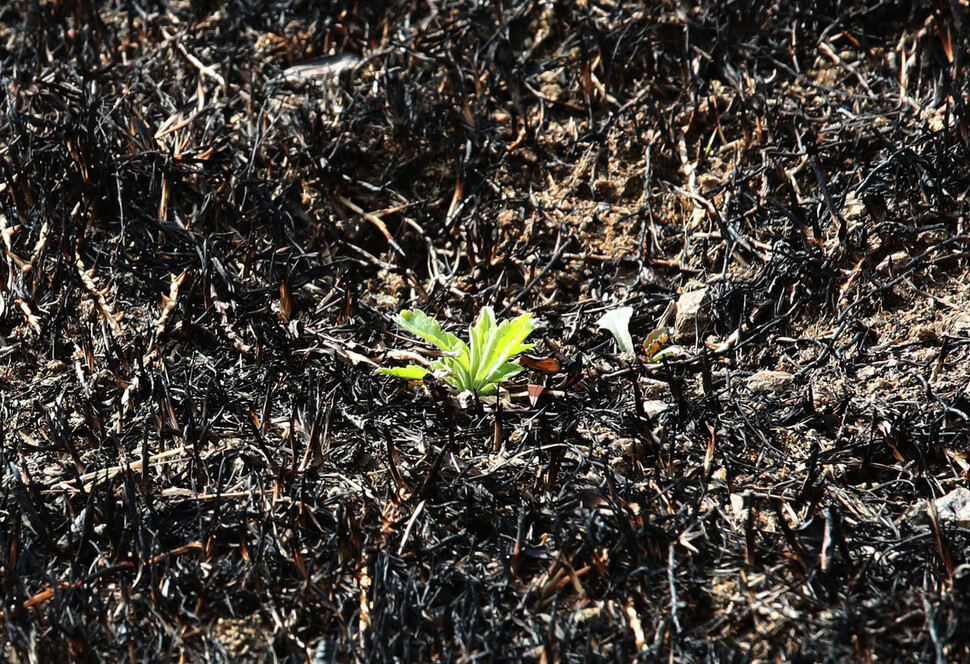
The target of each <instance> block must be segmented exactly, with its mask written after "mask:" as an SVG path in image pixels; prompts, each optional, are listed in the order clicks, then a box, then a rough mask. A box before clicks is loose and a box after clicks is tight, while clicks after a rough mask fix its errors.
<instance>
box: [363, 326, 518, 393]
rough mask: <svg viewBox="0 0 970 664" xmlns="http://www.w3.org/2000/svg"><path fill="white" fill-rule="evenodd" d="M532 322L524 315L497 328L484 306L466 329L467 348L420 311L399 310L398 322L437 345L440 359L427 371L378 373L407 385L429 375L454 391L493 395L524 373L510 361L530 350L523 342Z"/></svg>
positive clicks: (400, 369) (403, 369)
mask: <svg viewBox="0 0 970 664" xmlns="http://www.w3.org/2000/svg"><path fill="white" fill-rule="evenodd" d="M531 317H532V315H531V314H522V315H521V316H519V317H518V318H515V319H514V320H508V321H503V322H502V323H501V324H500V325H497V324H496V321H495V312H493V311H492V308H491V307H484V308H482V311H481V313H480V314H479V315H478V321H477V322H476V323H475V324H474V325H471V326H470V327H469V328H468V337H469V343H468V344H465V342H463V341H462V340H461V339H459V338H458V337H456V336H455V335H453V334H451V333H449V332H445V331H443V330H442V329H441V325H439V324H438V321H436V320H434V319H433V318H429V317H428V316H427V315H425V314H424V313H423V312H421V311H418V310H416V309H415V310H413V311H412V310H406V311H402V312H401V313H400V315H399V316H398V317H397V322H398V324H399V325H400V326H401V327H403V328H404V329H405V330H407V331H408V332H410V333H411V334H413V335H415V336H417V337H421V338H422V339H424V340H425V341H429V342H431V343H432V344H434V345H435V346H437V347H438V349H439V350H440V351H441V352H442V353H443V356H442V357H441V358H440V359H437V360H434V361H433V362H431V365H430V366H431V369H430V370H429V369H425V368H424V367H421V366H418V365H416V364H411V365H409V366H406V367H393V368H389V367H384V368H380V369H378V370H377V371H378V372H379V373H382V374H387V375H388V376H394V377H396V378H403V379H405V380H422V379H424V377H425V376H427V375H428V374H429V373H432V372H433V373H434V374H435V375H438V376H440V377H442V378H443V379H444V381H445V382H446V383H448V384H449V385H451V386H452V387H453V388H455V390H457V391H458V392H474V393H475V394H477V395H478V396H490V395H493V394H495V393H496V392H497V391H498V386H499V384H500V383H501V382H502V381H505V380H508V379H509V378H511V377H512V376H514V375H515V374H517V373H519V372H520V371H522V367H521V366H519V365H518V364H516V363H514V362H511V361H510V360H511V359H512V358H513V357H515V356H516V355H518V354H519V353H521V352H522V351H524V350H528V349H530V348H532V347H533V345H534V344H526V343H522V342H523V341H525V338H526V337H528V336H529V334H530V333H531V332H532V330H534V329H535V327H534V326H533V325H532V323H531V322H530V320H529V319H530V318H531Z"/></svg>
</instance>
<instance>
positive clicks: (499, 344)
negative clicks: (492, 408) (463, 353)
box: [472, 307, 535, 386]
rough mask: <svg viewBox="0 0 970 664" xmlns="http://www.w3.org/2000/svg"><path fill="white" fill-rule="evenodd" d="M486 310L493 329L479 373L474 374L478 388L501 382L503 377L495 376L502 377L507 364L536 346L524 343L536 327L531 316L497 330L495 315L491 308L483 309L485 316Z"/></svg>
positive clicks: (482, 353)
mask: <svg viewBox="0 0 970 664" xmlns="http://www.w3.org/2000/svg"><path fill="white" fill-rule="evenodd" d="M486 310H487V312H488V314H489V315H490V318H491V324H492V328H491V329H490V334H489V335H488V337H487V339H484V340H483V344H484V347H483V348H482V350H481V358H482V359H481V362H480V364H479V366H478V368H477V371H475V372H474V373H473V374H472V379H473V381H474V382H475V384H476V386H477V385H482V384H487V383H494V382H499V381H501V380H502V378H501V377H499V378H498V379H496V378H495V377H494V376H496V375H499V376H500V374H499V371H500V370H501V369H502V368H503V367H504V365H505V364H506V362H508V361H509V359H511V358H512V357H514V356H516V355H518V354H519V353H521V352H522V351H524V350H528V349H530V348H532V347H533V346H534V344H524V343H522V342H523V341H524V340H525V338H526V337H528V336H529V334H530V333H531V332H532V330H534V329H535V326H533V325H532V322H531V321H530V320H529V319H530V318H531V317H532V315H531V314H522V315H521V316H519V317H518V318H516V319H515V320H511V321H505V322H503V323H502V324H501V325H499V326H498V327H497V328H495V327H494V321H495V318H494V314H492V312H491V309H490V308H488V307H486V308H485V309H483V315H484V313H485V311H486ZM516 366H517V365H516Z"/></svg>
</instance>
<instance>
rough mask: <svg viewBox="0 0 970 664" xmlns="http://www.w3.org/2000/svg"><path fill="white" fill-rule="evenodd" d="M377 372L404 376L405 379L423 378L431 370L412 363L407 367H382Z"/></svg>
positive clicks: (396, 376)
mask: <svg viewBox="0 0 970 664" xmlns="http://www.w3.org/2000/svg"><path fill="white" fill-rule="evenodd" d="M377 373H381V374H386V375H388V376H394V377H395V378H403V379H404V380H423V379H424V377H425V376H427V375H428V374H429V373H431V372H430V371H428V370H427V369H425V368H424V367H419V366H418V365H416V364H411V365H408V366H406V367H389V368H388V367H381V368H380V369H378V370H377Z"/></svg>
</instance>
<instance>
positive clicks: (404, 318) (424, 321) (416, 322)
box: [397, 309, 466, 353]
mask: <svg viewBox="0 0 970 664" xmlns="http://www.w3.org/2000/svg"><path fill="white" fill-rule="evenodd" d="M397 322H398V324H399V325H400V326H401V327H403V328H404V329H405V330H407V331H408V332H410V333H411V334H413V335H415V336H418V337H421V338H422V339H424V340H425V341H430V342H431V343H433V344H434V345H435V346H437V347H438V348H440V349H441V350H443V351H445V352H447V353H454V352H460V351H461V349H466V346H465V344H464V343H462V341H461V339H459V338H458V337H456V336H455V335H453V334H451V333H450V332H445V331H444V330H442V329H441V325H439V324H438V321H436V320H435V319H433V318H429V317H428V315H427V314H425V313H424V312H423V311H419V310H418V309H415V310H413V311H411V310H407V309H405V310H404V311H402V312H401V313H400V315H398V317H397Z"/></svg>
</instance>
